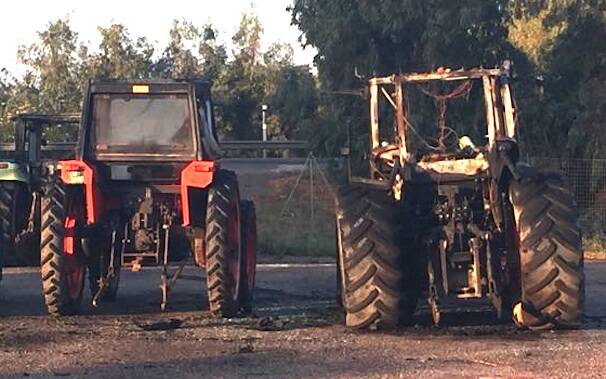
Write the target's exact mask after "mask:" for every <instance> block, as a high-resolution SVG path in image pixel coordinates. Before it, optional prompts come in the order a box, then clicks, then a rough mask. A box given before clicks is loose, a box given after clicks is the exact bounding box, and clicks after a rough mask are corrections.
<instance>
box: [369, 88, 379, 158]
mask: <svg viewBox="0 0 606 379" xmlns="http://www.w3.org/2000/svg"><path fill="white" fill-rule="evenodd" d="M370 128H371V132H370V139H371V141H370V142H371V146H372V148H373V149H375V148H377V147H378V146H379V144H380V141H379V139H380V134H379V86H378V85H376V84H371V85H370Z"/></svg>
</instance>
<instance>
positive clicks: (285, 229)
mask: <svg viewBox="0 0 606 379" xmlns="http://www.w3.org/2000/svg"><path fill="white" fill-rule="evenodd" d="M234 168H235V167H234ZM242 168H244V167H242ZM345 172H346V171H345V168H344V167H343V162H342V160H338V159H337V160H333V159H326V160H324V159H323V160H318V159H316V158H315V157H314V156H313V155H309V156H308V157H307V158H306V159H300V160H293V159H288V160H284V161H283V162H281V161H280V160H271V159H270V160H267V164H263V163H258V162H257V163H256V164H254V165H251V167H248V168H247V169H241V170H238V178H239V181H240V188H241V189H240V191H241V193H242V196H243V197H246V198H249V199H252V200H254V202H255V205H256V210H257V228H258V241H259V248H260V253H261V256H262V257H263V256H268V255H271V256H317V257H330V256H334V255H335V254H336V234H335V229H334V228H335V226H334V225H335V224H334V221H335V216H334V206H335V197H334V190H335V185H336V184H337V182H338V179H337V176H339V175H343V173H345Z"/></svg>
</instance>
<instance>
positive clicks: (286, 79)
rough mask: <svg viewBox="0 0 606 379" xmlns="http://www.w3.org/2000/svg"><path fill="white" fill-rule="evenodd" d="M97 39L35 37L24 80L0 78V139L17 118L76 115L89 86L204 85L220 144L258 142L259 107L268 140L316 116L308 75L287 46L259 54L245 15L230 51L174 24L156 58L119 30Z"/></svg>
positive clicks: (206, 28)
mask: <svg viewBox="0 0 606 379" xmlns="http://www.w3.org/2000/svg"><path fill="white" fill-rule="evenodd" d="M98 31H99V34H100V37H101V42H100V44H99V46H98V47H96V48H91V47H90V46H88V45H86V44H83V43H80V42H79V39H78V34H77V33H76V32H75V31H73V30H72V29H71V27H70V25H69V20H67V19H59V20H56V21H53V22H51V23H49V24H48V27H47V29H46V30H44V31H42V32H40V33H38V37H39V38H38V40H37V41H36V42H35V43H33V44H31V45H30V46H27V47H22V48H20V50H19V52H18V54H19V59H20V61H21V62H22V63H23V64H24V66H25V67H26V72H25V75H24V76H23V77H22V78H14V77H12V76H11V75H10V74H9V73H8V72H6V71H5V70H4V71H2V72H1V73H0V138H2V139H3V140H5V141H7V140H9V139H10V136H11V134H12V123H11V121H10V119H11V117H13V116H14V115H16V114H19V113H25V112H48V113H59V112H76V111H78V110H79V109H80V107H81V101H82V96H83V92H84V88H85V86H86V83H87V81H88V80H89V79H147V78H172V79H194V78H200V79H206V80H211V81H212V82H213V83H214V88H213V90H214V96H215V101H216V103H217V104H218V107H217V118H218V120H219V122H218V126H219V134H220V136H221V137H223V138H230V139H231V138H236V139H256V138H260V134H261V133H260V131H261V105H262V104H268V105H270V114H271V117H270V121H271V135H272V137H275V138H287V137H288V136H295V135H296V136H299V135H302V134H301V133H302V131H301V130H300V129H302V128H306V127H307V126H308V123H307V122H308V121H309V120H310V119H311V118H313V115H314V114H315V107H316V100H315V97H314V91H315V79H314V77H313V76H312V75H311V73H310V72H309V68H308V67H296V66H295V65H294V63H293V61H292V55H293V54H292V48H291V47H290V46H286V45H280V44H276V45H272V46H271V48H269V49H268V50H267V51H264V50H263V49H262V47H261V46H262V43H261V42H262V38H263V27H262V25H261V23H260V21H259V19H258V18H257V17H256V16H255V15H254V14H253V13H252V12H249V13H245V14H243V15H242V19H241V22H240V25H239V27H238V28H237V30H236V31H235V32H234V34H233V38H232V42H233V44H232V46H233V49H232V50H231V51H228V48H227V46H226V45H225V44H223V43H221V42H220V41H219V40H218V38H217V36H218V33H219V32H218V31H217V30H216V29H215V28H214V27H213V26H212V25H210V24H206V25H201V26H198V25H194V24H192V23H190V22H188V21H186V20H175V21H174V22H173V25H172V27H171V29H170V30H169V31H168V36H169V42H168V44H167V46H166V47H165V48H164V49H162V50H160V51H158V52H157V53H156V51H155V49H154V47H153V46H152V45H151V44H150V43H149V41H148V40H147V39H146V38H145V37H132V36H131V35H130V33H129V31H128V29H127V28H126V26H124V25H121V24H113V25H109V26H107V27H99V28H98ZM299 81H300V82H299ZM277 96H280V98H279V99H278V98H277ZM299 96H300V99H297V97H299ZM297 102H299V103H297Z"/></svg>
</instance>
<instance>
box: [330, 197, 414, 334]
mask: <svg viewBox="0 0 606 379" xmlns="http://www.w3.org/2000/svg"><path fill="white" fill-rule="evenodd" d="M395 209H396V207H395V204H394V203H393V201H392V200H391V198H390V197H389V196H388V194H387V192H386V191H375V190H371V189H368V188H366V187H364V186H357V185H350V186H344V187H342V188H340V189H339V194H338V198H337V239H338V249H339V257H338V258H339V264H338V267H339V269H340V270H341V272H340V277H341V291H342V294H341V299H342V303H343V304H342V305H343V309H344V311H345V323H346V325H347V326H348V327H350V328H354V329H392V328H395V327H397V326H398V324H399V323H400V321H402V320H403V319H407V318H410V317H411V316H412V313H411V311H410V308H409V307H405V306H404V304H405V303H406V299H405V297H406V294H405V292H404V291H403V280H404V276H405V275H404V272H403V270H402V267H403V265H402V254H401V250H400V247H399V246H398V223H397V217H396V216H397V214H396V211H395ZM412 311H413V312H414V309H413V310H412ZM405 313H408V314H405Z"/></svg>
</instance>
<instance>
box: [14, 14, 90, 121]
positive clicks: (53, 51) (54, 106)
mask: <svg viewBox="0 0 606 379" xmlns="http://www.w3.org/2000/svg"><path fill="white" fill-rule="evenodd" d="M38 38H39V41H38V42H37V43H34V44H32V45H30V46H28V47H21V48H20V50H19V53H18V56H19V59H20V61H21V63H23V64H24V65H26V67H27V72H26V74H25V77H24V79H23V80H22V81H21V82H20V83H18V84H17V87H18V88H17V89H16V91H17V93H18V94H16V95H19V96H17V97H18V98H20V99H22V102H21V103H20V105H19V106H17V105H14V106H15V107H17V108H21V109H20V111H33V110H35V111H39V112H49V113H61V112H74V111H77V110H78V109H79V107H80V101H81V97H82V92H81V84H80V82H79V80H78V79H79V74H78V70H77V64H76V62H77V59H78V56H77V41H78V34H77V33H76V32H74V31H73V30H72V29H71V28H70V26H69V21H68V20H64V19H59V20H56V21H53V22H51V23H50V24H49V26H48V28H47V29H46V30H45V31H42V32H39V33H38Z"/></svg>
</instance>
